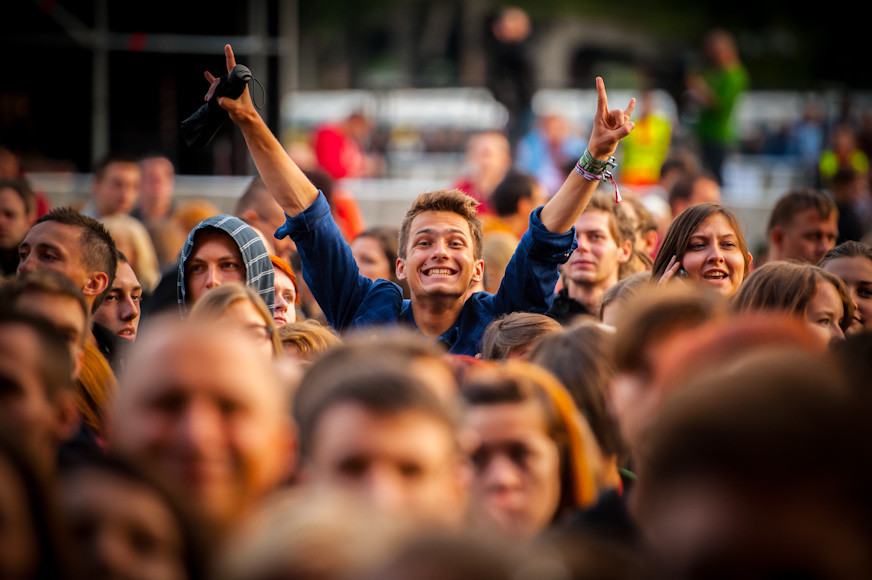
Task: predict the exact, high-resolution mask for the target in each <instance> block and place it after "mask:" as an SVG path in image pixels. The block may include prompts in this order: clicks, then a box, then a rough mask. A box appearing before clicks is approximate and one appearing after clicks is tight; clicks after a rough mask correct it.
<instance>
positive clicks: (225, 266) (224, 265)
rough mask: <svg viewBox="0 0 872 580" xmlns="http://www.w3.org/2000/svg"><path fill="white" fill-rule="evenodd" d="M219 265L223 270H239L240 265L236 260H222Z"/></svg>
mask: <svg viewBox="0 0 872 580" xmlns="http://www.w3.org/2000/svg"><path fill="white" fill-rule="evenodd" d="M221 267H222V268H223V269H225V270H241V269H242V266H241V265H240V264H237V263H236V262H224V263H222V264H221Z"/></svg>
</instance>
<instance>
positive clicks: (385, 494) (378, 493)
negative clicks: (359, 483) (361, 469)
mask: <svg viewBox="0 0 872 580" xmlns="http://www.w3.org/2000/svg"><path fill="white" fill-rule="evenodd" d="M365 486H366V494H367V495H368V496H369V499H370V500H371V501H372V502H373V503H374V504H375V505H376V506H377V507H379V508H380V509H384V510H386V511H388V512H398V511H400V510H401V509H403V508H404V507H405V504H406V493H405V489H404V487H403V482H402V477H401V476H400V474H398V473H395V472H394V471H393V470H391V469H389V468H386V467H373V468H371V470H370V472H369V474H368V476H367V479H366V483H365Z"/></svg>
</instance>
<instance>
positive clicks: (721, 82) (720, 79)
mask: <svg viewBox="0 0 872 580" xmlns="http://www.w3.org/2000/svg"><path fill="white" fill-rule="evenodd" d="M704 46H705V56H706V59H707V61H708V62H709V67H708V68H707V69H706V70H704V71H702V72H700V73H696V74H691V75H689V77H688V79H687V89H688V92H689V94H690V96H691V97H692V98H693V99H694V100H695V101H696V102H697V103H698V104H699V107H700V109H699V118H698V119H697V121H696V125H695V131H696V137H697V139H698V140H699V145H700V148H701V153H702V163H703V165H704V166H705V168H706V169H708V170H709V171H711V172H712V173H714V174H715V176H716V177H717V178H718V180H719V181H720V182H722V181H723V175H722V173H723V172H722V169H723V164H724V160H725V158H726V155H727V154H728V153H729V152H730V151H731V150H733V149H735V147H736V146H737V144H738V142H739V135H738V131H737V126H736V123H735V118H734V113H735V110H736V104H737V103H738V101H739V98H740V97H741V96H742V94H743V93H745V91H747V89H748V85H749V76H748V71H747V69H746V68H745V66H744V65H743V64H742V62H741V60H740V58H739V51H738V48H737V47H736V43H735V40H734V38H733V36H732V35H731V34H730V33H729V32H727V31H725V30H723V29H714V30H711V31H709V32H708V34H707V35H706V37H705V43H704Z"/></svg>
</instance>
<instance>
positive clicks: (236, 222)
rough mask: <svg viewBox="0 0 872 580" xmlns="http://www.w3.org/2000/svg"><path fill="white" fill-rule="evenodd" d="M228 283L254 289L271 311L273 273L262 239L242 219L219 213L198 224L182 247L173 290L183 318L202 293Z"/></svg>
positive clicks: (273, 287) (273, 298)
mask: <svg viewBox="0 0 872 580" xmlns="http://www.w3.org/2000/svg"><path fill="white" fill-rule="evenodd" d="M228 281H237V282H242V283H244V284H245V285H246V286H251V287H253V288H254V289H255V290H256V291H257V293H258V295H259V296H260V297H261V298H263V300H264V302H265V303H266V305H267V306H268V307H269V310H270V312H271V313H272V312H273V311H274V308H275V272H274V270H273V264H272V261H271V260H270V254H269V251H268V250H267V247H266V245H265V244H264V243H263V239H262V238H261V236H260V234H258V232H257V230H255V229H254V228H252V227H251V226H249V225H248V224H246V223H245V222H244V221H242V220H241V219H239V218H237V217H234V216H231V215H227V214H220V215H216V216H213V217H210V218H206V219H204V220H203V221H201V222H200V223H199V224H197V225H196V226H195V227H194V228H193V229H192V230H191V232H190V233H189V234H188V238H187V239H186V240H185V245H184V246H183V247H182V251H181V254H180V260H179V275H178V284H177V287H176V290H177V296H178V302H179V311H180V313H181V315H182V317H184V316H185V315H186V314H187V311H188V309H189V308H190V306H191V305H192V304H193V303H194V301H196V300H197V299H198V298H199V297H200V296H201V295H202V293H203V292H205V291H206V290H208V289H209V288H212V287H214V286H219V285H221V284H222V283H223V282H228Z"/></svg>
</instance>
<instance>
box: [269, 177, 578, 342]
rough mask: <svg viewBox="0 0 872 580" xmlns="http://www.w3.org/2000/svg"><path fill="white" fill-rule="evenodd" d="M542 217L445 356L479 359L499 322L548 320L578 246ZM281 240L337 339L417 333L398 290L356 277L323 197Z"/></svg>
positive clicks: (279, 234)
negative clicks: (386, 331) (404, 329)
mask: <svg viewBox="0 0 872 580" xmlns="http://www.w3.org/2000/svg"><path fill="white" fill-rule="evenodd" d="M540 211H541V208H539V209H537V210H535V211H534V212H533V213H532V214H530V227H529V228H528V230H527V232H526V233H525V234H524V236H523V238H521V241H520V243H519V244H518V247H517V248H516V249H515V254H514V255H513V256H512V259H511V261H510V262H509V264H508V266H507V267H506V273H505V275H504V277H503V281H502V284H501V285H500V288H499V290H497V292H496V294H490V293H488V292H477V293H475V294H473V295H472V296H471V297H469V298H468V299H467V300H466V302H465V303H464V305H463V308H462V309H461V311H460V315H459V316H458V317H457V320H456V321H455V322H454V324H452V325H451V328H449V329H448V330H447V331H446V332H445V333H444V334H442V336H440V337H439V341H440V342H442V343H444V345H445V347H446V348H447V349H448V351H449V352H450V353H453V354H463V355H469V356H475V355H476V354H479V353H480V352H481V342H482V337H483V336H484V331H485V329H486V328H487V326H488V325H489V324H490V323H491V322H492V321H493V320H494V319H495V318H498V317H500V316H502V315H504V314H509V313H511V312H519V311H524V312H535V313H539V314H545V313H546V312H548V309H549V308H550V307H551V301H552V300H553V298H554V288H555V286H556V284H557V279H558V277H559V273H558V267H559V266H560V265H561V264H563V263H564V262H566V260H567V259H568V258H569V255H570V254H571V253H572V252H573V250H575V248H576V246H577V243H576V239H575V228H572V229H570V230H569V231H568V232H565V233H560V234H555V233H552V232H549V231H548V230H547V229H545V227H544V226H543V225H542V222H541V221H540V220H539V212H540ZM285 236H290V237H291V239H292V240H294V243H295V244H296V246H297V251H298V252H299V254H300V260H301V261H302V264H303V277H304V279H305V280H306V284H308V286H309V289H310V290H311V291H312V295H313V296H314V297H315V300H317V302H318V305H319V306H320V307H321V310H322V311H323V312H324V315H325V317H326V318H327V322H328V323H329V324H330V326H332V327H333V328H335V329H337V330H338V331H340V332H341V331H345V330H355V329H358V328H362V327H366V326H373V325H396V324H398V323H400V324H408V325H410V326H411V327H413V328H417V326H416V325H415V318H414V313H413V312H412V303H411V300H408V299H406V300H404V299H403V295H402V290H401V289H400V287H399V286H397V285H396V284H394V283H393V282H390V281H388V280H377V281H375V282H373V281H372V280H370V279H369V278H366V277H364V276H362V275H360V273H359V271H358V267H357V262H355V260H354V256H353V255H352V253H351V247H350V246H349V245H348V243H347V242H346V241H345V239H344V238H343V237H342V234H341V233H340V231H339V228H338V227H337V226H336V223H335V222H334V221H333V217H332V215H331V213H330V206H329V205H328V203H327V199H326V198H325V197H324V195H323V194H320V195H319V196H318V199H316V200H315V202H314V203H313V204H312V205H311V206H309V207H308V208H307V209H306V210H305V211H303V212H302V213H300V214H299V215H298V216H296V217H293V218H292V217H288V216H287V215H286V216H285V223H284V225H282V226H281V227H280V228H279V229H277V230H276V232H275V237H276V238H279V239H281V238H284V237H285Z"/></svg>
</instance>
